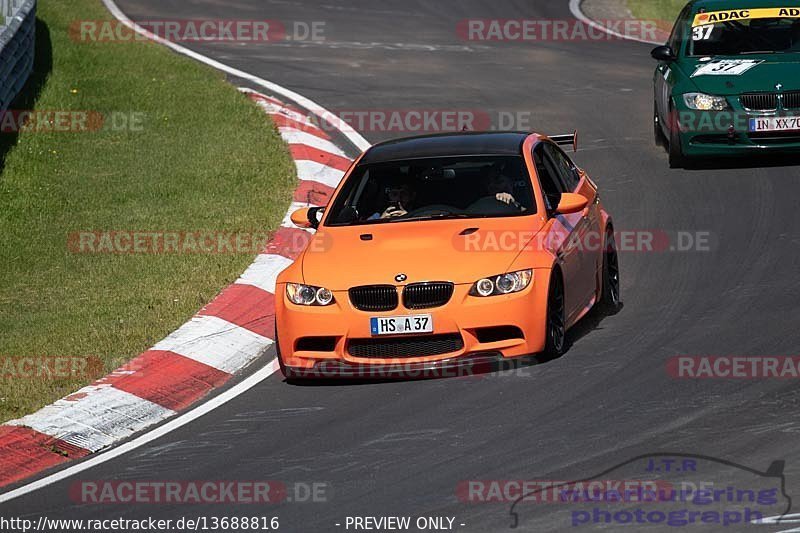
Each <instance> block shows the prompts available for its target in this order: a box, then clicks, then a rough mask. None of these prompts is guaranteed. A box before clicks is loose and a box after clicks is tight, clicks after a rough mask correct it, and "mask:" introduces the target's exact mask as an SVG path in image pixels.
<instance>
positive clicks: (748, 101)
mask: <svg viewBox="0 0 800 533" xmlns="http://www.w3.org/2000/svg"><path fill="white" fill-rule="evenodd" d="M739 101H740V102H741V103H742V107H744V108H745V109H752V110H753V111H772V110H774V109H777V107H778V95H777V94H775V93H747V94H743V95H741V96H740V97H739Z"/></svg>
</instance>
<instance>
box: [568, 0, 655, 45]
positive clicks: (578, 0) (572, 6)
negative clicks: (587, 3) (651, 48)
mask: <svg viewBox="0 0 800 533" xmlns="http://www.w3.org/2000/svg"><path fill="white" fill-rule="evenodd" d="M581 4H583V0H569V10H570V11H571V12H572V16H573V17H575V18H576V19H578V20H580V21H581V22H583V23H584V24H588V25H589V26H591V27H593V28H596V29H598V30H601V31H603V32H605V33H607V34H609V35H613V36H614V37H619V38H620V39H626V40H628V41H636V42H638V43H645V44H656V45H659V44H664V43H662V42H659V41H650V40H647V39H640V38H639V37H633V36H630V35H625V34H622V33H619V32H616V31H614V30H610V29H608V28H606V27H605V26H603V25H602V24H600V23H599V22H596V21H594V20H592V19H590V18H589V17H587V16H586V14H585V13H584V12H583V11H581Z"/></svg>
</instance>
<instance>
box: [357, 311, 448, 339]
mask: <svg viewBox="0 0 800 533" xmlns="http://www.w3.org/2000/svg"><path fill="white" fill-rule="evenodd" d="M369 329H370V331H371V332H372V334H373V335H403V334H407V333H433V318H431V315H405V316H379V317H372V318H370V319H369Z"/></svg>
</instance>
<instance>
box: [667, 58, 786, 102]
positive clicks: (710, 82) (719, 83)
mask: <svg viewBox="0 0 800 533" xmlns="http://www.w3.org/2000/svg"><path fill="white" fill-rule="evenodd" d="M722 59H748V60H757V61H762V63H759V64H758V65H756V66H754V67H752V68H750V69H749V70H747V71H746V72H743V73H742V74H740V75H738V76H737V75H732V76H731V75H701V76H695V77H691V76H692V74H693V73H694V72H695V71H696V70H697V68H699V67H702V66H703V65H706V64H708V63H709V61H700V60H699V59H695V58H684V59H683V60H682V61H681V64H680V68H681V69H682V70H683V72H684V73H685V74H686V76H687V78H688V79H689V80H690V82H691V83H693V84H694V85H695V86H696V87H697V90H698V91H700V92H704V93H708V94H718V95H720V96H725V95H732V94H739V93H743V92H758V91H769V92H774V91H775V85H776V84H778V83H780V84H781V85H783V90H784V91H791V90H798V89H800V54H761V55H758V54H748V55H746V56H736V57H715V58H714V59H713V60H712V61H717V60H722Z"/></svg>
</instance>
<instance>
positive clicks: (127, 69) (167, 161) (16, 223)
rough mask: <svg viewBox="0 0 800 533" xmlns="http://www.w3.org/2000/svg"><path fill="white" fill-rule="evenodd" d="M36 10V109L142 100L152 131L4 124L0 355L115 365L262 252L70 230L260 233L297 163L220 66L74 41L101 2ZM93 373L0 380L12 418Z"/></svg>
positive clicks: (64, 1)
mask: <svg viewBox="0 0 800 533" xmlns="http://www.w3.org/2000/svg"><path fill="white" fill-rule="evenodd" d="M38 10H39V11H38V17H39V19H41V20H40V22H39V24H38V27H37V40H38V46H39V50H38V53H37V70H38V74H37V76H38V77H39V78H42V77H43V76H44V75H45V73H44V72H42V70H45V71H49V74H48V75H47V78H46V81H45V82H44V84H43V85H42V87H41V92H40V94H39V97H38V99H37V100H36V101H35V103H33V106H34V108H35V109H39V110H65V109H69V110H90V111H96V112H100V113H103V114H104V115H107V116H108V114H110V113H112V112H123V113H130V112H135V113H137V114H139V115H137V116H141V117H143V120H142V130H141V131H114V130H112V129H110V128H104V129H103V130H101V131H96V132H83V133H64V132H56V133H38V132H27V133H25V132H23V133H21V134H20V135H19V137H18V138H17V139H16V140H15V141H16V142H15V144H14V139H13V138H12V139H9V138H8V135H2V134H0V143H5V149H7V153H6V157H5V168H3V169H2V172H1V173H0V272H2V276H0V359H2V358H6V359H7V358H8V357H12V356H23V357H25V356H43V355H44V356H65V357H85V356H96V357H99V358H101V359H102V361H103V363H104V365H105V368H104V371H110V370H112V369H113V368H116V367H117V366H118V365H119V364H121V363H123V362H125V361H127V360H129V359H131V358H132V357H134V356H136V355H137V354H139V353H140V352H142V351H144V350H146V349H148V348H149V347H151V346H152V345H153V344H154V343H155V342H157V341H158V340H160V339H161V338H163V337H164V336H165V335H167V334H168V333H170V332H171V331H172V330H174V329H175V328H177V327H178V326H180V325H181V324H182V323H183V322H184V321H186V320H187V319H188V318H189V317H191V316H192V314H194V313H195V312H196V311H197V310H198V309H199V308H201V307H202V306H203V305H204V304H205V303H207V302H208V301H210V300H211V299H212V298H213V297H214V296H215V294H216V293H217V292H218V291H219V290H220V289H222V288H224V287H225V286H226V285H227V284H228V283H230V282H231V281H233V280H235V279H236V278H237V277H238V275H239V274H240V273H241V272H242V271H243V270H244V269H245V268H246V266H247V265H248V264H249V263H250V262H251V261H252V260H253V258H254V256H255V254H254V253H238V254H231V253H228V254H188V255H184V254H162V255H155V254H130V255H112V254H99V255H97V254H95V255H92V254H81V253H72V252H70V251H69V250H68V247H67V237H68V235H69V234H70V233H71V232H76V231H82V230H148V231H159V230H170V231H172V230H177V231H180V230H220V231H249V232H252V231H261V232H263V231H265V230H268V229H271V228H276V227H277V226H278V224H279V222H280V220H281V217H282V216H283V214H284V212H285V209H286V208H287V206H288V204H289V201H290V198H291V191H292V190H293V188H294V185H295V181H296V178H295V170H294V166H293V163H292V161H291V159H290V156H289V154H288V151H287V149H286V146H285V144H284V143H283V141H282V140H281V138H280V136H279V135H278V133H277V130H276V129H275V128H274V126H273V125H272V124H271V122H269V121H268V120H267V118H266V117H265V115H264V113H263V112H262V111H260V110H259V109H258V108H257V107H256V106H255V105H253V104H251V103H250V102H249V101H248V100H247V99H246V98H244V97H243V96H242V95H241V94H240V93H239V92H238V91H237V90H236V88H235V87H233V86H232V85H229V84H228V83H227V82H225V81H224V79H223V77H222V76H221V75H220V74H219V73H218V72H216V71H213V70H211V69H208V68H206V67H204V66H202V65H200V64H198V63H195V62H193V61H191V60H189V59H186V58H183V57H181V56H178V55H176V54H173V53H171V52H169V51H168V50H167V49H165V48H163V47H160V46H159V45H155V44H152V43H147V42H129V43H102V42H101V43H92V44H88V43H80V42H75V41H73V40H72V39H71V38H70V37H69V34H68V28H69V25H70V23H71V22H72V21H74V20H78V19H82V20H96V19H108V18H110V16H109V15H108V14H107V12H106V11H105V10H104V9H103V8H102V6H101V4H100V2H99V1H98V0H42V1H41V2H40V3H39V6H38ZM48 33H49V37H48V35H47V34H48ZM48 40H49V41H50V43H49V45H50V46H51V49H52V68H49V67H48V66H47V65H48V53H47V50H46V49H47V45H48ZM9 145H10V146H11V147H10V148H9ZM0 155H2V153H0ZM90 381H91V377H82V378H79V379H61V380H34V379H3V378H0V421H4V420H8V419H9V418H14V417H18V416H21V415H24V414H26V413H30V412H32V411H34V410H36V409H38V408H40V407H42V406H44V405H46V404H48V403H50V402H52V401H54V400H55V399H57V398H59V397H62V396H64V395H65V394H68V393H70V392H72V391H73V390H75V389H76V388H78V387H80V386H82V385H85V384H86V383H88V382H90Z"/></svg>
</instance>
